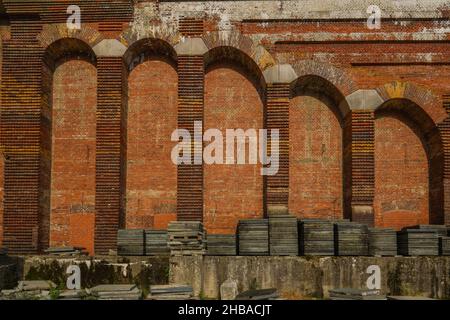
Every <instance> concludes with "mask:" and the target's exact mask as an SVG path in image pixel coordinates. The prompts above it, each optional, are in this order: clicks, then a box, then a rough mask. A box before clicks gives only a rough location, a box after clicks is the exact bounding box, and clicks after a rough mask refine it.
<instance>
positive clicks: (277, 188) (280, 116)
mask: <svg viewBox="0 0 450 320" xmlns="http://www.w3.org/2000/svg"><path fill="white" fill-rule="evenodd" d="M289 99H290V84H288V83H277V84H268V85H267V101H266V106H267V107H266V116H265V119H266V128H267V129H268V133H267V137H268V141H267V150H268V154H269V155H270V154H271V148H270V146H271V130H272V129H278V130H279V134H280V136H279V139H280V140H279V170H278V173H277V174H276V175H273V176H265V177H264V179H265V186H264V190H265V211H266V214H268V215H272V214H277V213H284V214H285V213H287V211H288V204H289Z"/></svg>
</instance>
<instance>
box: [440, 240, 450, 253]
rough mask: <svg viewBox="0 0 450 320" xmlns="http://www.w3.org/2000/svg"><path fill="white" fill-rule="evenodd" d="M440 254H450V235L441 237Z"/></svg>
mask: <svg viewBox="0 0 450 320" xmlns="http://www.w3.org/2000/svg"><path fill="white" fill-rule="evenodd" d="M439 255H441V256H450V237H439Z"/></svg>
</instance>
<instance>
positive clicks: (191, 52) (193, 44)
mask: <svg viewBox="0 0 450 320" xmlns="http://www.w3.org/2000/svg"><path fill="white" fill-rule="evenodd" d="M174 49H175V51H176V52H177V55H179V56H180V55H183V56H203V55H204V54H205V53H206V52H208V47H206V44H205V42H204V41H203V39H201V38H184V39H182V40H181V41H180V42H179V43H177V44H176V45H175V46H174Z"/></svg>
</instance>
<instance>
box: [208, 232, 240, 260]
mask: <svg viewBox="0 0 450 320" xmlns="http://www.w3.org/2000/svg"><path fill="white" fill-rule="evenodd" d="M207 248H208V249H207V254H208V255H210V256H235V255H236V252H237V250H236V235H234V234H209V235H208V236H207Z"/></svg>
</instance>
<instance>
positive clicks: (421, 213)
mask: <svg viewBox="0 0 450 320" xmlns="http://www.w3.org/2000/svg"><path fill="white" fill-rule="evenodd" d="M428 197H429V186H428V160H427V155H426V153H425V150H424V148H423V145H422V142H421V140H420V138H419V137H418V136H417V134H416V132H414V130H413V128H411V127H410V126H408V125H407V124H406V123H405V122H404V121H402V120H401V118H400V119H399V118H397V117H392V116H383V117H378V118H377V119H376V121H375V199H374V209H375V225H376V226H384V227H395V228H397V229H400V228H401V227H405V226H411V225H415V224H427V223H428V222H429V214H428V211H429V208H428V206H429V203H428Z"/></svg>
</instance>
